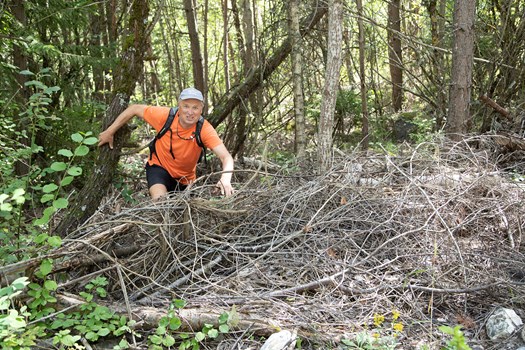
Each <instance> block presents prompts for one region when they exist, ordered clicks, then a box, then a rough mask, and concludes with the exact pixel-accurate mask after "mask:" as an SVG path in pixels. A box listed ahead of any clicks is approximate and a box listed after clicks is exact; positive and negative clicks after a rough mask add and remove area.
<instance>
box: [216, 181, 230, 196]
mask: <svg viewBox="0 0 525 350" xmlns="http://www.w3.org/2000/svg"><path fill="white" fill-rule="evenodd" d="M215 187H216V188H217V190H220V191H221V195H223V196H226V197H229V196H231V195H232V194H233V193H234V192H235V191H234V189H233V186H232V184H231V183H230V182H229V181H222V180H219V182H217V184H216V185H215Z"/></svg>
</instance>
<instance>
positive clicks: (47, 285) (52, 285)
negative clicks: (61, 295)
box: [44, 280, 58, 291]
mask: <svg viewBox="0 0 525 350" xmlns="http://www.w3.org/2000/svg"><path fill="white" fill-rule="evenodd" d="M44 288H45V289H47V290H51V291H55V290H57V288H58V284H57V283H56V282H55V281H53V280H46V281H45V282H44Z"/></svg>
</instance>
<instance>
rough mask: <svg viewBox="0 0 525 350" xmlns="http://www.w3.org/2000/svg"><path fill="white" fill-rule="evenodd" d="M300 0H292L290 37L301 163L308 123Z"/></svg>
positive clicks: (297, 138) (296, 132) (290, 7)
mask: <svg viewBox="0 0 525 350" xmlns="http://www.w3.org/2000/svg"><path fill="white" fill-rule="evenodd" d="M299 6H300V1H299V0H290V4H289V7H288V11H289V20H288V23H289V35H290V37H291V38H292V54H291V58H292V82H293V95H294V96H293V101H294V114H295V155H296V157H297V159H298V160H299V161H300V160H301V159H302V158H304V155H305V153H306V121H305V118H304V95H303V94H304V92H303V52H302V49H303V38H302V36H301V30H300V28H299Z"/></svg>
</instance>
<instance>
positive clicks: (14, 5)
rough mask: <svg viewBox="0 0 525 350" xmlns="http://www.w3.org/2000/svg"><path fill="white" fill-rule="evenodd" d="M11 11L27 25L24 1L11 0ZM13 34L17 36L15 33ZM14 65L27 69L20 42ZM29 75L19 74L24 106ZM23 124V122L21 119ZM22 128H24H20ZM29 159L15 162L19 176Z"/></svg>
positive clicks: (24, 139) (26, 143)
mask: <svg viewBox="0 0 525 350" xmlns="http://www.w3.org/2000/svg"><path fill="white" fill-rule="evenodd" d="M9 8H10V10H11V13H12V14H13V15H14V17H15V19H16V20H17V21H18V22H19V23H20V25H21V26H22V27H25V26H26V25H27V17H26V11H25V8H24V2H23V1H17V0H11V1H10V3H9ZM13 36H16V34H14V35H13ZM13 65H14V66H16V67H18V69H19V70H20V71H23V70H27V56H26V55H25V54H24V53H23V51H22V48H21V47H20V46H19V45H18V44H16V43H15V44H13ZM26 77H27V75H22V74H17V76H16V82H17V84H18V88H19V93H18V94H17V95H16V99H17V100H18V101H19V104H20V106H23V105H25V104H26V103H27V101H28V100H29V96H30V93H29V89H28V88H27V86H25V82H26V81H27V78H26ZM21 123H22V124H23V122H22V121H21ZM20 129H21V130H22V129H23V128H20ZM20 141H21V142H22V143H23V144H24V146H26V147H30V144H31V140H30V139H29V138H28V137H22V138H21V139H20ZM26 160H27V159H18V160H17V161H16V162H15V174H16V175H17V176H24V175H27V174H28V173H29V164H28V163H27V162H26Z"/></svg>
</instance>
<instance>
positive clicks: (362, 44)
mask: <svg viewBox="0 0 525 350" xmlns="http://www.w3.org/2000/svg"><path fill="white" fill-rule="evenodd" d="M356 4H357V26H358V30H359V80H360V84H359V85H360V91H361V114H362V123H363V129H362V130H361V138H362V141H361V147H362V149H363V150H367V149H368V139H369V135H368V103H367V88H366V75H365V30H364V28H363V2H362V0H356Z"/></svg>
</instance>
